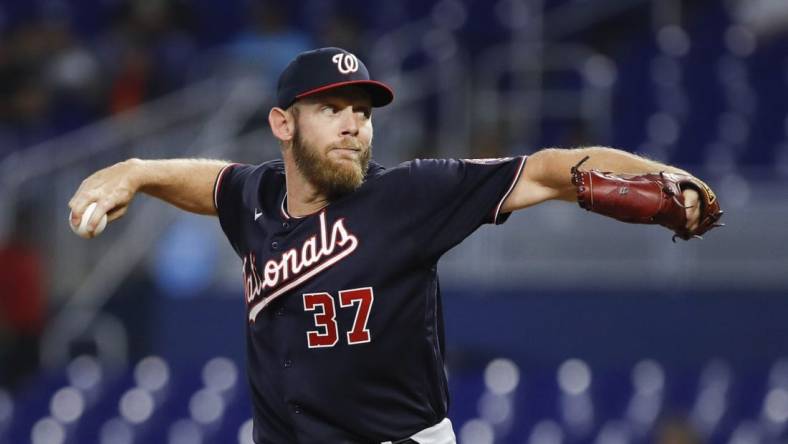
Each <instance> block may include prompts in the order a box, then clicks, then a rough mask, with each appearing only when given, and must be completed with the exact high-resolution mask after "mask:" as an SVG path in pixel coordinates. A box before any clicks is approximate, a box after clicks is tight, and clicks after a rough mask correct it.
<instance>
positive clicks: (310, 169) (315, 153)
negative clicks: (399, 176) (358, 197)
mask: <svg viewBox="0 0 788 444" xmlns="http://www.w3.org/2000/svg"><path fill="white" fill-rule="evenodd" d="M340 146H342V147H349V148H356V149H360V150H361V151H360V152H359V158H358V160H356V159H354V160H353V161H352V163H348V162H344V161H335V160H332V159H329V158H328V157H327V156H322V155H321V154H320V153H321V152H324V151H325V152H326V153H327V152H328V151H327V150H322V149H320V147H316V146H312V145H309V144H307V143H305V142H304V140H303V139H302V138H301V134H300V132H299V131H298V127H296V128H295V131H294V134H293V145H292V148H293V158H294V159H295V164H296V167H297V168H298V170H299V171H301V174H303V175H304V177H306V179H307V180H308V181H309V182H310V183H311V184H312V185H313V186H314V187H315V188H317V191H318V192H319V193H321V194H323V195H325V196H326V197H327V198H328V200H336V199H337V198H339V197H341V196H344V195H345V194H348V193H350V192H352V191H355V190H356V189H357V188H358V187H360V186H361V184H362V183H364V176H365V175H366V173H367V167H368V166H369V159H370V158H371V157H372V146H371V145H368V146H366V147H364V145H362V144H361V143H360V142H357V141H354V142H350V143H348V144H343V145H340Z"/></svg>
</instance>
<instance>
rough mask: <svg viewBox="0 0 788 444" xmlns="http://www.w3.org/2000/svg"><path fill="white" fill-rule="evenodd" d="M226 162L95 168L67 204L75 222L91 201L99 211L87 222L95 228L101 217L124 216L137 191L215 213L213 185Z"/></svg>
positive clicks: (145, 162) (133, 162) (128, 163)
mask: <svg viewBox="0 0 788 444" xmlns="http://www.w3.org/2000/svg"><path fill="white" fill-rule="evenodd" d="M226 165H227V162H224V161H219V160H205V159H173V160H140V159H129V160H126V161H124V162H120V163H116V164H115V165H112V166H110V167H107V168H104V169H102V170H99V171H96V172H95V173H93V174H92V175H90V176H89V177H88V178H87V179H85V180H84V181H82V184H81V185H80V187H79V189H78V190H77V192H76V193H74V196H73V197H72V198H71V200H70V201H69V203H68V206H69V207H70V208H71V212H72V218H71V222H72V224H77V225H78V224H79V221H80V220H81V218H82V213H83V212H84V211H85V208H87V206H88V205H90V204H91V203H92V202H96V203H97V207H96V210H95V211H94V213H93V215H92V216H91V218H90V222H89V223H88V228H89V230H91V231H92V230H93V229H94V228H95V227H96V225H97V224H98V221H99V220H101V216H102V215H104V214H106V215H107V218H108V220H109V221H113V220H115V219H118V218H119V217H121V216H123V215H124V214H125V213H126V211H127V210H128V206H129V204H130V203H131V200H132V199H133V198H134V195H135V194H136V193H137V192H142V193H145V194H149V195H151V196H153V197H157V198H159V199H161V200H163V201H165V202H167V203H170V204H172V205H174V206H176V207H178V208H180V209H182V210H186V211H190V212H192V213H198V214H206V215H215V214H216V209H215V208H214V204H213V186H214V181H215V180H216V176H217V175H218V174H219V171H221V169H222V168H223V167H225V166H226Z"/></svg>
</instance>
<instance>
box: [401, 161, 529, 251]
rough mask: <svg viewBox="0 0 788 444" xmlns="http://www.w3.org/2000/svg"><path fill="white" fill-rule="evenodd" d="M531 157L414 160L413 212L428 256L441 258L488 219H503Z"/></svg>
mask: <svg viewBox="0 0 788 444" xmlns="http://www.w3.org/2000/svg"><path fill="white" fill-rule="evenodd" d="M525 162H526V157H525V156H518V157H512V158H504V159H465V160H456V159H428V160H415V161H412V162H411V163H410V170H409V176H410V177H409V179H410V180H409V182H410V187H414V188H410V187H408V188H409V193H408V194H409V196H408V197H407V199H408V200H411V201H412V202H411V205H408V206H407V207H409V208H412V209H413V213H412V215H413V216H415V219H416V220H417V221H418V222H417V223H418V225H417V226H415V227H412V229H414V230H415V231H416V232H417V233H419V235H418V236H417V238H419V239H418V241H419V244H420V245H422V246H423V247H424V250H425V251H424V253H425V254H426V255H427V256H426V257H427V258H436V257H439V256H440V255H442V254H443V253H445V252H446V251H448V250H449V249H450V248H452V247H453V246H455V245H457V244H458V243H459V242H461V241H462V240H463V239H465V238H466V237H468V236H469V235H470V234H471V233H473V232H474V231H475V230H476V229H477V228H479V226H481V225H482V224H485V223H492V224H501V223H503V222H505V221H506V219H508V217H509V214H502V213H501V207H502V206H503V202H504V201H505V200H506V198H507V197H508V196H509V194H510V193H511V192H512V189H514V185H515V183H516V182H517V179H518V178H519V177H520V175H521V174H522V171H523V169H524V167H525Z"/></svg>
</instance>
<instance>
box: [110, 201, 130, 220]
mask: <svg viewBox="0 0 788 444" xmlns="http://www.w3.org/2000/svg"><path fill="white" fill-rule="evenodd" d="M128 209H129V207H128V206H127V205H123V206H120V207H115V208H113V209H112V210H110V212H109V213H107V222H108V223H109V222H112V221H116V220H118V219H120V218H121V217H123V216H124V215H125V214H126V211H128Z"/></svg>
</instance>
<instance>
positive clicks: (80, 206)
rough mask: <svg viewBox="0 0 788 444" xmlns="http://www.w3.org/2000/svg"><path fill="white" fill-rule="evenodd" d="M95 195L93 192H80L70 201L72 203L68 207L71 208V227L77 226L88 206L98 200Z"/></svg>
mask: <svg viewBox="0 0 788 444" xmlns="http://www.w3.org/2000/svg"><path fill="white" fill-rule="evenodd" d="M96 194H97V193H96V192H95V191H91V192H82V193H78V194H77V195H76V196H75V197H74V198H73V199H72V201H73V203H72V204H70V205H69V206H70V207H71V223H72V224H73V225H76V226H78V225H79V223H80V221H82V215H83V214H84V213H85V209H86V208H87V207H88V205H90V204H91V203H93V202H95V201H96V200H98V199H97V197H98V196H96Z"/></svg>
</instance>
